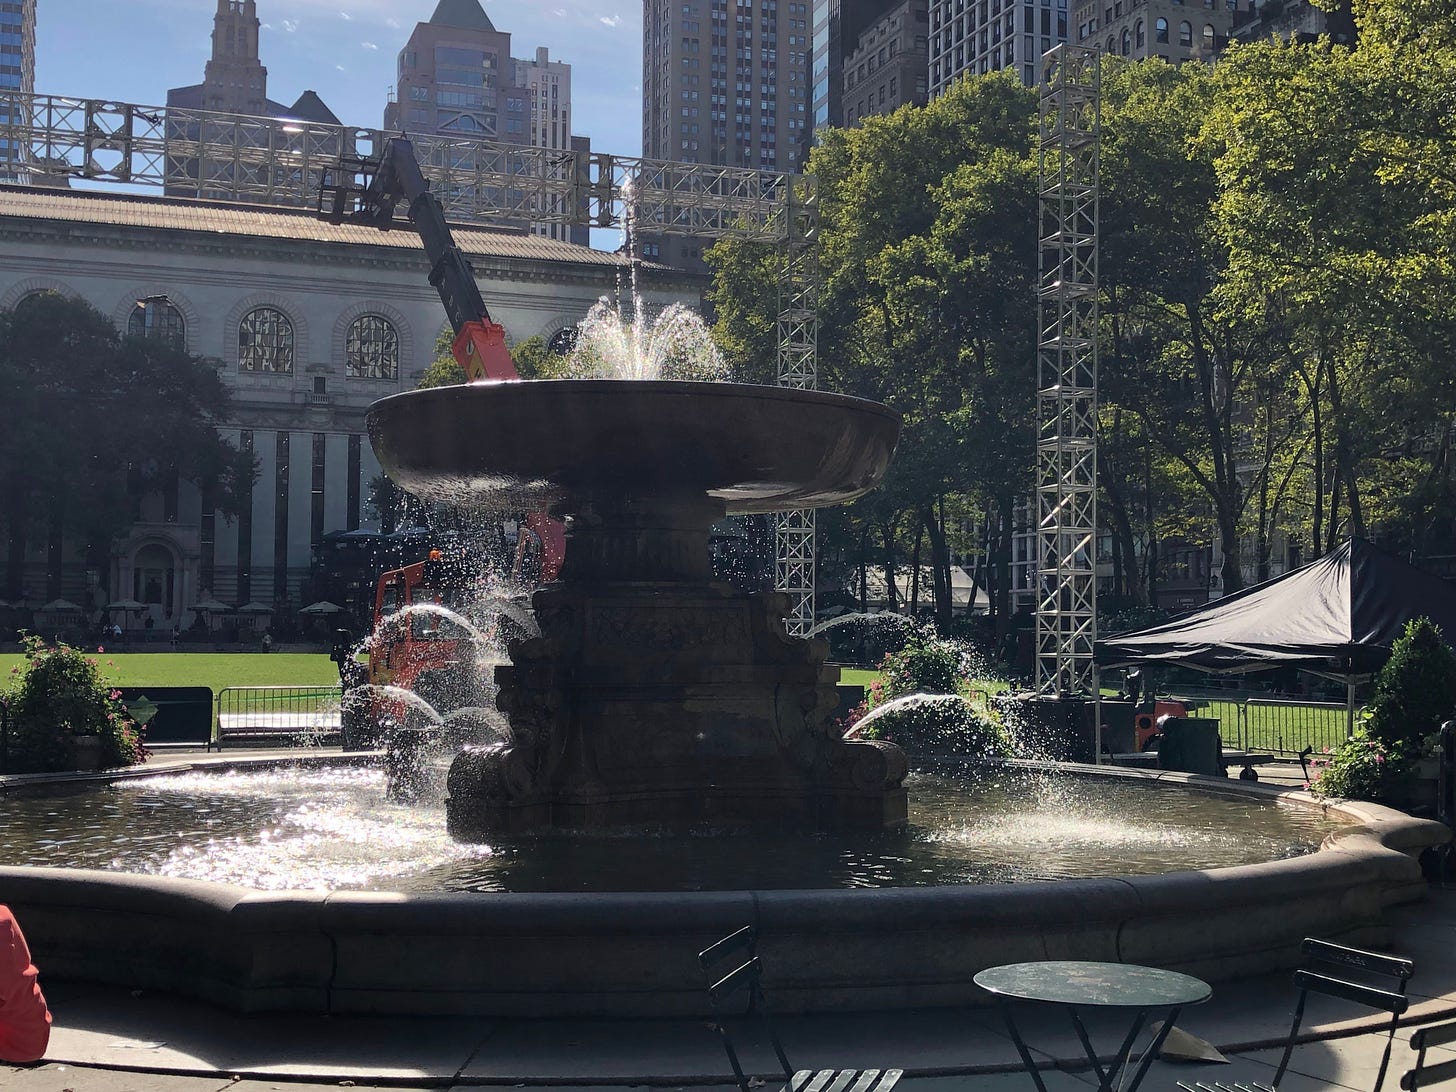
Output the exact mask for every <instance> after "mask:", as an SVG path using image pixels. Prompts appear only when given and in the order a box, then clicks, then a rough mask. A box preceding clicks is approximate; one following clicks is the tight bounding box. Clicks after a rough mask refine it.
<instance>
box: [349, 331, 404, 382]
mask: <svg viewBox="0 0 1456 1092" xmlns="http://www.w3.org/2000/svg"><path fill="white" fill-rule="evenodd" d="M344 351H345V353H346V355H347V356H348V367H347V373H346V374H348V375H349V376H350V377H351V378H354V379H397V378H399V333H398V331H396V330H395V328H394V323H392V322H390V321H389V320H388V319H387V318H385V317H384V316H383V315H360V316H359V317H358V318H356V319H355V320H354V321H353V322H352V323H350V324H349V338H348V341H347V343H346V345H345V350H344Z"/></svg>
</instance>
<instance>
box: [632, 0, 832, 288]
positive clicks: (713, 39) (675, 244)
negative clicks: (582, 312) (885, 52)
mask: <svg viewBox="0 0 1456 1092" xmlns="http://www.w3.org/2000/svg"><path fill="white" fill-rule="evenodd" d="M809 103H810V85H809V3H808V0H643V5H642V154H643V155H644V156H646V157H647V158H649V159H668V160H678V161H681V162H684V163H718V164H726V165H732V166H738V167H752V168H755V169H759V170H775V171H788V170H794V169H796V168H797V167H798V166H799V149H800V139H799V138H800V135H801V134H802V133H803V132H804V131H805V130H806V129H807V128H808V127H809V118H810V114H809ZM644 243H645V245H646V246H648V247H654V246H655V247H659V248H660V249H659V250H657V251H656V252H651V251H649V256H654V253H655V256H657V257H660V258H661V259H662V260H663V261H666V262H668V263H669V264H673V265H682V266H686V267H689V268H697V269H702V268H703V265H702V262H701V257H702V251H703V245H702V241H701V240H684V241H669V240H660V241H659V240H645V241H644Z"/></svg>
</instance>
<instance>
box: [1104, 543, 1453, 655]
mask: <svg viewBox="0 0 1456 1092" xmlns="http://www.w3.org/2000/svg"><path fill="white" fill-rule="evenodd" d="M1422 616H1425V617H1428V618H1430V619H1431V621H1433V622H1435V623H1436V625H1438V626H1439V627H1440V628H1441V632H1442V633H1443V634H1444V635H1445V637H1446V639H1447V640H1448V641H1452V640H1456V585H1453V584H1451V583H1448V582H1447V581H1445V580H1442V579H1441V578H1440V577H1437V576H1432V575H1430V574H1429V573H1426V572H1423V571H1421V570H1420V569H1417V568H1416V567H1415V566H1413V565H1411V564H1409V563H1408V562H1406V561H1404V560H1402V559H1401V558H1399V557H1397V556H1396V555H1394V554H1392V553H1389V552H1388V551H1386V550H1383V549H1381V548H1380V547H1379V546H1376V545H1375V544H1374V543H1372V542H1370V541H1368V540H1366V539H1363V538H1352V539H1350V540H1349V541H1348V542H1346V543H1345V544H1344V545H1342V546H1341V547H1339V549H1337V550H1334V551H1333V552H1331V553H1329V554H1327V555H1326V556H1324V557H1322V558H1320V559H1319V560H1318V561H1315V562H1312V563H1310V564H1308V565H1305V566H1303V567H1301V568H1298V569H1294V570H1291V571H1290V572H1287V573H1285V574H1283V575H1282V576H1277V577H1275V578H1274V579H1273V580H1266V581H1265V582H1264V583H1262V584H1257V585H1255V586H1254V587H1252V588H1245V589H1243V590H1242V591H1238V592H1235V593H1234V594H1232V595H1230V596H1227V597H1225V598H1223V599H1219V600H1217V601H1215V602H1212V603H1209V604H1208V605H1206V606H1203V607H1199V608H1198V609H1196V610H1192V611H1189V612H1187V613H1185V614H1182V615H1179V616H1178V617H1176V618H1173V619H1170V620H1169V621H1167V622H1163V623H1161V624H1159V625H1156V626H1150V627H1149V628H1147V629H1142V630H1137V631H1135V632H1132V633H1121V634H1117V635H1115V636H1112V637H1109V638H1107V639H1106V640H1102V641H1098V642H1097V644H1096V646H1095V652H1094V656H1095V659H1096V662H1097V664H1098V666H1100V667H1126V666H1131V665H1133V664H1142V663H1153V662H1163V663H1174V664H1180V665H1182V666H1185V667H1192V668H1196V669H1198V670H1199V671H1207V672H1211V673H1215V674H1233V673H1237V672H1245V671H1262V670H1267V669H1269V668H1273V667H1302V668H1305V669H1307V670H1310V671H1315V672H1317V673H1319V674H1322V675H1328V676H1333V677H1335V678H1339V679H1344V680H1347V681H1349V680H1353V679H1356V678H1360V677H1363V676H1367V675H1369V674H1371V673H1372V672H1374V671H1375V670H1376V669H1377V668H1379V666H1380V665H1381V664H1382V663H1383V662H1384V660H1385V658H1386V655H1387V654H1388V653H1389V651H1390V646H1391V645H1392V644H1393V643H1394V642H1395V639H1396V638H1397V637H1399V636H1400V635H1401V633H1402V632H1403V631H1404V629H1405V625H1406V623H1407V622H1409V621H1410V620H1411V619H1412V618H1419V617H1422Z"/></svg>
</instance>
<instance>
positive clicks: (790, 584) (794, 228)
mask: <svg viewBox="0 0 1456 1092" xmlns="http://www.w3.org/2000/svg"><path fill="white" fill-rule="evenodd" d="M389 135H390V134H389V133H387V132H385V131H383V130H379V129H358V128H354V127H351V126H346V125H326V124H319V123H317V122H308V121H299V120H293V119H286V118H262V117H251V116H246V115H240V114H223V113H214V112H210V111H205V110H192V109H181V108H177V107H160V106H138V105H135V104H131V103H120V102H110V101H106V100H101V99H76V98H65V97H61V96H55V95H26V94H22V93H20V92H14V91H6V92H0V179H7V178H9V179H14V180H17V181H21V182H39V183H43V182H45V181H46V180H48V179H71V178H79V179H86V180H90V181H95V182H110V183H117V184H128V185H141V186H155V187H160V188H162V189H163V190H164V191H165V192H166V193H167V194H169V195H171V196H177V197H202V198H207V199H210V200H215V201H224V202H247V203H252V204H270V205H295V206H303V207H314V206H315V205H316V203H317V201H318V199H319V194H320V192H321V191H322V190H323V188H324V186H325V184H326V183H337V182H338V181H341V180H342V178H345V177H351V176H352V177H355V178H358V177H359V176H360V175H361V168H362V166H363V165H364V164H365V163H367V162H368V161H369V160H370V159H372V158H373V157H374V155H375V154H376V153H377V152H378V150H380V149H381V148H382V147H383V143H384V141H385V140H386V139H387V138H388V136H389ZM411 140H412V142H413V144H414V147H415V152H416V154H417V155H418V156H419V159H420V165H421V169H422V170H423V172H424V175H425V177H426V178H427V179H429V181H430V185H431V188H432V190H433V191H434V192H435V194H436V196H438V197H439V198H440V201H441V203H442V204H443V205H444V207H445V212H446V215H447V216H449V217H450V219H451V220H453V221H456V222H476V223H481V222H483V223H490V224H496V225H509V226H515V227H521V226H524V225H526V224H528V223H537V224H547V223H553V224H585V225H589V226H592V227H603V228H610V227H618V226H620V225H621V224H622V222H623V219H624V210H625V202H624V194H623V190H624V186H626V184H627V183H628V182H629V181H630V183H631V186H630V191H631V201H632V205H633V209H634V213H635V226H636V228H637V230H639V231H641V232H643V233H645V234H650V235H680V236H692V237H697V238H708V239H722V238H730V239H740V240H744V241H747V242H755V243H768V244H773V245H776V246H778V247H779V248H780V253H781V256H782V264H781V276H780V285H779V297H780V304H779V307H780V313H779V319H778V337H779V344H778V363H779V382H780V383H781V384H783V385H785V386H792V387H806V388H813V387H815V386H816V385H817V368H816V366H815V354H816V352H817V346H818V320H817V317H816V314H815V305H816V302H817V279H818V261H817V248H818V203H817V201H816V199H815V188H814V182H813V179H811V178H807V177H803V176H798V175H792V174H786V173H783V172H777V171H758V170H752V169H750V168H746V167H731V166H720V165H715V164H708V163H678V162H674V161H669V160H651V159H644V158H642V157H640V156H617V155H610V154H607V153H602V152H589V153H578V152H575V151H565V150H557V149H549V148H532V147H527V146H523V145H518V144H504V143H498V142H495V141H489V140H476V139H469V138H462V137H444V136H440V135H435V134H422V135H414V136H412V137H411ZM775 527H776V534H775V539H776V549H777V559H776V569H775V571H776V582H777V585H778V587H779V588H780V589H781V590H783V591H786V592H788V593H789V594H790V596H791V597H792V600H793V608H792V610H791V613H790V616H789V623H788V624H789V631H790V632H791V633H795V634H803V633H804V632H806V631H807V630H808V629H809V627H811V626H812V625H813V621H814V513H813V512H788V513H782V514H780V515H779V516H778V517H777V519H776V523H775Z"/></svg>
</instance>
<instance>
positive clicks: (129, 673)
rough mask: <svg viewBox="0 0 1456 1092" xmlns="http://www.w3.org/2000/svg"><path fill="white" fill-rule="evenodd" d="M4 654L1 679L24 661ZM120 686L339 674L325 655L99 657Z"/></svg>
mask: <svg viewBox="0 0 1456 1092" xmlns="http://www.w3.org/2000/svg"><path fill="white" fill-rule="evenodd" d="M21 659H22V658H21V656H20V655H19V654H18V653H10V654H0V678H8V677H9V674H10V669H11V668H12V667H15V666H16V665H18V664H19V663H20V662H21ZM96 659H97V660H98V661H100V663H101V666H102V669H103V670H104V671H105V673H106V677H107V678H108V679H109V680H110V681H111V682H113V683H115V684H116V685H117V686H208V687H211V688H212V692H213V694H214V695H215V694H216V693H217V692H218V691H219V690H222V689H223V688H224V687H228V686H313V685H319V684H322V685H326V686H334V685H337V684H338V681H339V671H338V668H336V667H335V666H334V664H333V662H332V661H331V660H330V659H329V657H328V655H327V654H326V653H323V652H298V653H295V652H274V653H268V654H264V653H257V652H120V653H117V654H115V655H112V654H111V653H100V654H97V655H96Z"/></svg>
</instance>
